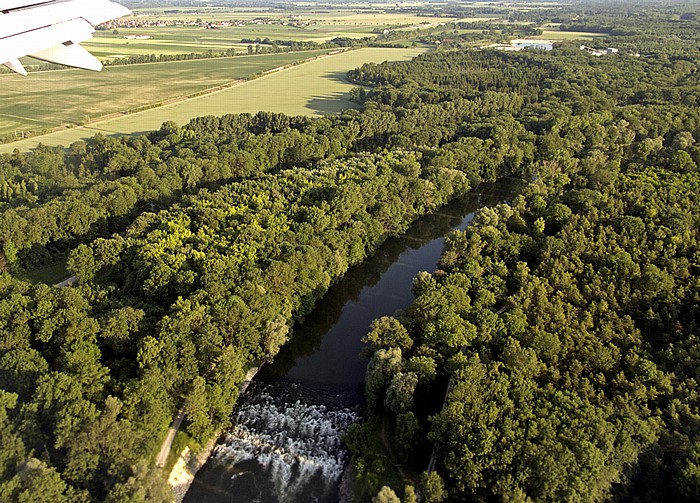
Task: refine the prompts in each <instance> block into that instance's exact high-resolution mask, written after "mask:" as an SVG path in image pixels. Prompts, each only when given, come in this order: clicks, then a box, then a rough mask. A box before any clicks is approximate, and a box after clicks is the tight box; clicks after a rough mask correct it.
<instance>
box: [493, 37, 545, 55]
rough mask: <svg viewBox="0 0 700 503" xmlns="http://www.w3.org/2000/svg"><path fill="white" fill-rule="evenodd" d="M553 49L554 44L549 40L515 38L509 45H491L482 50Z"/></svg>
mask: <svg viewBox="0 0 700 503" xmlns="http://www.w3.org/2000/svg"><path fill="white" fill-rule="evenodd" d="M553 47H554V42H552V41H551V40H539V39H527V38H517V39H515V40H511V41H510V44H491V45H486V46H484V47H482V49H497V50H499V51H516V52H517V51H522V50H525V49H536V50H539V51H551V50H552V48H553Z"/></svg>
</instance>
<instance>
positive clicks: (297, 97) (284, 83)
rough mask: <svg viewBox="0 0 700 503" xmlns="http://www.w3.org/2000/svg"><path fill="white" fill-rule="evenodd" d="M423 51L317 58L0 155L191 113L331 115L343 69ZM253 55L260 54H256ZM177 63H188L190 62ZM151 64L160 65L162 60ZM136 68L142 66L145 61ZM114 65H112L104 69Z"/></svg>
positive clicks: (340, 104)
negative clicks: (231, 85)
mask: <svg viewBox="0 0 700 503" xmlns="http://www.w3.org/2000/svg"><path fill="white" fill-rule="evenodd" d="M423 51H425V48H420V47H417V48H415V47H414V48H403V49H391V48H364V49H358V50H354V51H349V52H345V53H342V54H336V55H333V56H327V57H322V58H318V59H317V60H314V61H310V62H308V63H304V64H301V65H298V66H294V67H291V68H288V69H285V70H282V71H278V72H275V73H271V74H269V75H265V76H263V77H260V78H257V79H254V80H251V81H248V82H244V83H241V84H239V85H236V86H234V87H231V88H228V89H225V90H222V91H217V92H214V93H211V94H207V95H204V96H200V97H196V98H192V99H189V100H186V101H181V102H178V103H174V104H171V105H165V106H162V107H159V108H154V109H151V110H147V111H144V112H139V113H135V114H130V115H126V116H122V117H118V118H114V119H108V120H105V121H102V122H99V123H96V124H91V125H88V126H83V127H77V128H72V129H67V130H63V131H59V132H57V133H51V134H48V135H44V136H39V137H35V138H29V139H26V140H21V141H18V142H13V143H9V144H5V145H0V153H3V152H5V153H6V152H12V151H13V150H14V149H15V148H17V149H19V150H20V151H28V150H31V149H32V148H35V147H36V146H37V145H38V144H39V143H43V144H45V145H64V146H68V145H70V144H71V143H73V142H74V141H78V140H84V139H86V138H89V137H91V136H93V135H95V134H96V133H98V132H100V133H102V134H104V135H115V136H124V135H130V134H136V133H143V132H147V131H152V130H154V129H158V128H159V127H160V126H161V124H162V123H163V122H165V121H175V122H177V123H179V124H184V123H186V122H188V121H189V120H190V119H192V118H194V117H199V116H203V115H222V114H226V113H243V112H250V113H255V112H258V111H260V110H266V111H273V112H282V113H286V114H290V115H308V116H320V115H325V114H330V113H337V112H340V111H342V110H344V109H346V108H350V107H353V106H355V105H354V104H353V103H352V102H350V101H349V91H350V89H352V87H353V85H352V84H350V83H349V82H348V81H347V80H346V78H345V73H346V72H347V71H348V70H350V69H352V68H356V67H358V66H360V65H362V64H363V63H366V62H375V63H379V62H382V61H386V60H405V59H410V58H412V57H414V56H416V55H417V54H420V53H421V52H423ZM258 57H259V58H262V56H258ZM234 59H239V58H234ZM207 61H210V62H211V61H216V60H207ZM182 63H185V64H187V63H190V64H191V63H194V62H191V61H190V62H182ZM205 63H206V61H205ZM155 64H157V65H163V63H155ZM139 66H141V67H147V66H149V65H139ZM124 68H129V67H124ZM159 68H160V67H159ZM114 69H116V68H113V69H112V68H110V69H108V70H109V71H111V70H114ZM66 72H67V71H66ZM66 72H61V73H66ZM71 72H72V71H71Z"/></svg>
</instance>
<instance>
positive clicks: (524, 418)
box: [347, 11, 700, 502]
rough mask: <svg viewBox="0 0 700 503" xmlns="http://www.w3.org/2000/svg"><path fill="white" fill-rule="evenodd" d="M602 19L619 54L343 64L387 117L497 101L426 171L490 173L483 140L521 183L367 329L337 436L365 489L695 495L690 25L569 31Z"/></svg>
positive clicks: (697, 81) (410, 494)
mask: <svg viewBox="0 0 700 503" xmlns="http://www.w3.org/2000/svg"><path fill="white" fill-rule="evenodd" d="M611 19H615V20H616V26H618V27H619V31H620V34H618V35H617V36H615V37H610V38H608V39H606V44H609V45H607V46H608V47H610V46H611V47H619V48H621V52H620V53H618V55H612V56H611V57H600V58H594V57H592V56H590V55H589V54H587V53H585V52H584V51H581V50H579V48H578V46H577V45H574V44H568V43H561V44H558V45H557V46H555V49H554V50H553V51H551V52H544V51H542V52H540V51H532V52H529V51H525V52H521V53H515V54H511V53H502V52H488V51H480V52H476V51H442V52H436V53H431V54H427V55H424V56H422V57H419V58H417V60H415V61H414V62H411V63H407V64H400V63H399V64H383V65H365V66H364V67H362V68H360V69H358V70H356V71H354V72H351V76H352V77H353V78H354V79H355V80H356V81H357V82H358V83H362V84H364V85H365V86H366V87H369V88H370V90H363V91H360V92H359V94H358V99H361V100H363V101H364V102H365V105H366V107H377V108H379V109H381V108H382V107H391V108H392V109H393V110H395V111H396V112H397V116H399V117H400V116H404V117H405V116H410V115H411V114H414V113H426V112H427V111H432V110H435V111H436V112H435V114H436V116H439V117H441V118H445V117H446V116H449V114H461V113H463V112H464V111H465V110H468V107H470V106H473V104H474V103H476V102H478V100H481V99H483V98H484V97H485V96H496V95H498V96H499V97H500V101H499V104H501V108H500V109H499V110H495V111H493V112H491V113H490V114H488V116H486V117H488V118H486V117H485V116H484V115H482V114H477V115H475V116H472V117H469V118H468V120H467V121H466V122H462V123H461V126H460V128H459V130H458V131H457V135H456V137H452V138H448V137H446V136H443V138H442V141H441V143H440V149H439V152H437V153H436V155H435V156H434V157H432V158H431V159H430V161H429V164H430V165H431V166H443V165H450V166H453V167H457V166H464V165H480V166H486V164H485V163H486V162H487V159H483V158H479V157H478V156H477V154H475V153H474V147H475V146H477V147H480V146H482V145H484V144H485V143H487V142H488V143H492V144H494V145H496V144H497V141H498V139H500V138H508V139H509V140H510V141H511V143H513V139H514V138H515V137H517V138H519V139H520V143H519V144H518V147H519V149H518V151H517V155H516V156H515V159H520V158H521V156H522V155H525V158H526V159H527V164H528V165H529V166H530V169H529V170H526V171H529V172H531V173H533V178H532V182H531V183H530V185H529V186H528V187H527V188H526V189H525V190H524V191H523V193H522V194H521V195H519V196H518V197H516V198H515V199H514V200H513V201H512V202H511V203H509V204H502V205H499V206H498V207H495V208H485V209H482V210H481V211H480V212H479V213H478V214H477V216H476V217H475V218H474V220H473V222H472V225H471V226H470V227H469V228H468V229H467V230H466V231H464V232H455V233H454V234H452V235H451V236H450V237H449V238H448V241H447V245H446V248H445V251H444V254H443V257H442V259H441V265H440V269H439V270H437V271H434V272H433V273H432V274H430V273H422V274H421V275H419V276H418V277H417V278H416V279H415V282H414V293H415V296H416V300H415V302H414V304H413V305H412V306H411V308H410V309H409V310H407V311H406V312H405V313H402V314H400V315H397V316H398V317H385V318H381V319H379V320H376V321H375V322H374V324H373V325H372V330H371V331H370V333H369V334H368V335H367V337H366V340H367V343H368V344H369V346H370V347H371V349H372V354H371V359H370V362H369V366H368V371H367V380H366V398H367V406H368V410H369V414H370V415H369V419H368V420H367V421H366V423H365V424H364V425H362V426H360V425H356V426H354V427H353V428H352V429H351V431H350V432H349V434H348V436H347V442H348V444H349V445H350V447H351V450H352V451H353V454H354V458H353V460H354V461H353V462H354V467H355V469H356V472H357V473H356V475H357V478H358V481H361V482H359V484H360V485H361V491H360V492H362V493H363V494H364V497H365V498H369V497H371V496H372V495H375V494H376V496H374V498H373V501H377V502H383V501H415V490H414V488H413V485H416V486H418V491H419V493H422V496H423V499H422V501H430V502H437V501H442V500H445V499H446V500H449V501H465V500H467V501H468V500H475V501H499V500H500V501H523V502H524V501H601V500H612V501H688V502H690V501H698V499H700V429H699V428H698V425H699V424H700V422H699V420H700V409H699V407H698V404H699V403H700V401H699V399H698V379H699V378H700V362H699V361H698V357H699V356H700V338H699V336H700V332H699V330H700V327H699V326H698V320H699V319H700V261H699V259H700V247H699V242H698V230H699V229H700V213H699V212H698V204H699V203H700V200H699V195H698V194H699V192H698V191H699V189H700V171H699V170H698V163H699V162H700V148H699V147H698V144H697V140H699V139H700V136H699V135H700V109H699V108H698V104H699V101H698V100H700V75H699V74H698V64H699V63H700V57H699V56H698V52H697V44H698V41H699V38H698V34H699V33H700V31H699V30H698V24H697V18H696V17H695V16H688V15H679V14H678V13H673V14H670V15H664V16H662V15H660V14H659V13H658V12H656V13H653V15H650V14H649V13H648V12H646V13H645V12H644V11H641V12H640V11H635V12H630V13H628V15H627V16H626V15H625V14H624V13H620V12H609V11H608V12H606V13H604V14H601V15H600V16H596V15H594V14H590V15H588V16H581V18H580V19H579V21H578V24H577V25H576V27H575V28H571V29H577V30H586V29H591V27H592V26H596V25H597V23H601V25H605V26H607V25H608V24H607V23H608V22H609V20H611ZM625 20H626V21H627V24H625V23H624V22H622V21H625ZM567 28H570V27H568V26H567ZM595 31H597V30H595ZM691 33H692V35H691ZM652 34H653V35H652ZM622 48H624V53H623V51H622ZM633 48H634V50H633ZM640 53H641V54H640ZM456 104H459V105H456ZM422 121H423V123H425V124H430V125H435V127H436V130H434V134H435V135H439V134H440V133H441V131H440V129H439V128H440V121H438V120H433V118H432V117H430V118H423V119H422ZM448 121H449V119H448ZM389 141H390V142H391V138H390V139H389ZM509 148H510V146H509ZM510 158H512V157H511V153H510V150H509V151H508V154H507V155H506V157H505V158H504V159H505V162H506V163H507V162H508V160H509V159H510ZM443 396H444V398H445V399H444V401H443ZM379 429H381V430H385V429H386V430H389V431H390V432H391V433H390V434H391V439H392V445H393V452H391V453H390V454H391V455H392V456H395V457H396V464H397V465H398V472H399V475H400V476H399V477H397V476H396V474H392V473H391V472H392V471H396V469H397V466H391V465H392V464H394V463H390V462H387V458H388V456H387V453H386V452H383V451H382V450H381V449H377V447H376V443H374V442H373V441H372V436H373V435H374V434H375V432H376V431H377V430H379ZM389 457H390V456H389ZM429 461H431V462H430V465H429ZM428 466H429V467H430V471H424V470H425V469H426V467H428ZM421 472H423V473H422V475H421ZM406 484H408V485H406ZM388 485H391V486H393V487H388ZM383 486H384V487H383ZM397 495H398V496H403V499H400V498H399V497H398V496H397Z"/></svg>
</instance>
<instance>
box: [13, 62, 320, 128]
mask: <svg viewBox="0 0 700 503" xmlns="http://www.w3.org/2000/svg"><path fill="white" fill-rule="evenodd" d="M326 52H328V51H307V52H299V53H283V54H265V55H260V56H236V57H234V58H216V59H203V60H194V61H175V62H169V63H149V64H140V65H127V66H115V67H106V68H105V69H104V70H103V71H102V72H100V73H93V72H86V71H83V70H57V71H51V72H35V73H30V74H29V75H28V76H27V77H21V76H19V75H16V74H4V75H0V89H2V96H3V99H2V101H1V102H0V136H2V135H5V134H11V133H12V132H13V131H15V130H31V129H43V128H47V127H56V126H60V125H61V124H62V123H78V122H83V121H85V120H86V118H87V117H92V116H97V115H101V114H109V113H113V112H119V111H122V110H126V109H129V108H133V107H138V106H143V105H147V104H150V103H154V102H158V101H164V100H167V99H168V98H172V97H176V96H182V95H185V94H191V93H194V92H197V91H201V90H203V89H208V88H211V87H215V86H218V85H221V84H224V83H226V82H231V81H233V80H238V79H243V78H246V77H248V76H250V75H252V74H254V73H259V72H263V71H265V70H269V69H271V68H276V67H278V66H282V65H285V64H288V63H292V62H294V61H299V60H302V59H305V58H309V57H313V56H315V55H319V54H324V53H326Z"/></svg>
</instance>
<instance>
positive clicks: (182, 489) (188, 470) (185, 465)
mask: <svg viewBox="0 0 700 503" xmlns="http://www.w3.org/2000/svg"><path fill="white" fill-rule="evenodd" d="M259 369H260V367H252V368H251V369H250V370H248V373H247V374H246V376H245V379H244V380H243V382H242V383H241V385H240V388H239V390H240V392H239V395H238V396H239V397H240V396H241V395H242V394H243V393H245V392H246V390H247V389H248V386H250V383H251V382H252V381H253V378H254V377H255V375H256V374H257V373H258V370H259ZM221 433H222V432H218V433H217V434H216V435H214V437H213V438H211V439H209V441H208V442H207V443H206V445H205V446H204V447H203V448H202V449H201V450H199V451H198V452H196V453H195V452H193V451H192V450H191V449H190V448H189V447H185V448H184V449H183V450H182V452H181V453H180V456H179V457H178V459H177V461H176V462H175V466H174V467H173V469H172V470H171V471H170V475H168V485H170V489H172V491H173V496H174V501H175V503H182V501H183V500H184V499H185V495H186V494H187V491H188V490H189V488H190V486H191V485H192V482H194V477H195V475H197V472H198V471H199V470H201V469H202V467H203V466H204V465H205V464H206V462H207V460H208V459H209V457H210V456H211V454H212V452H214V448H215V447H216V443H217V440H218V438H219V437H220V436H221Z"/></svg>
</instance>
